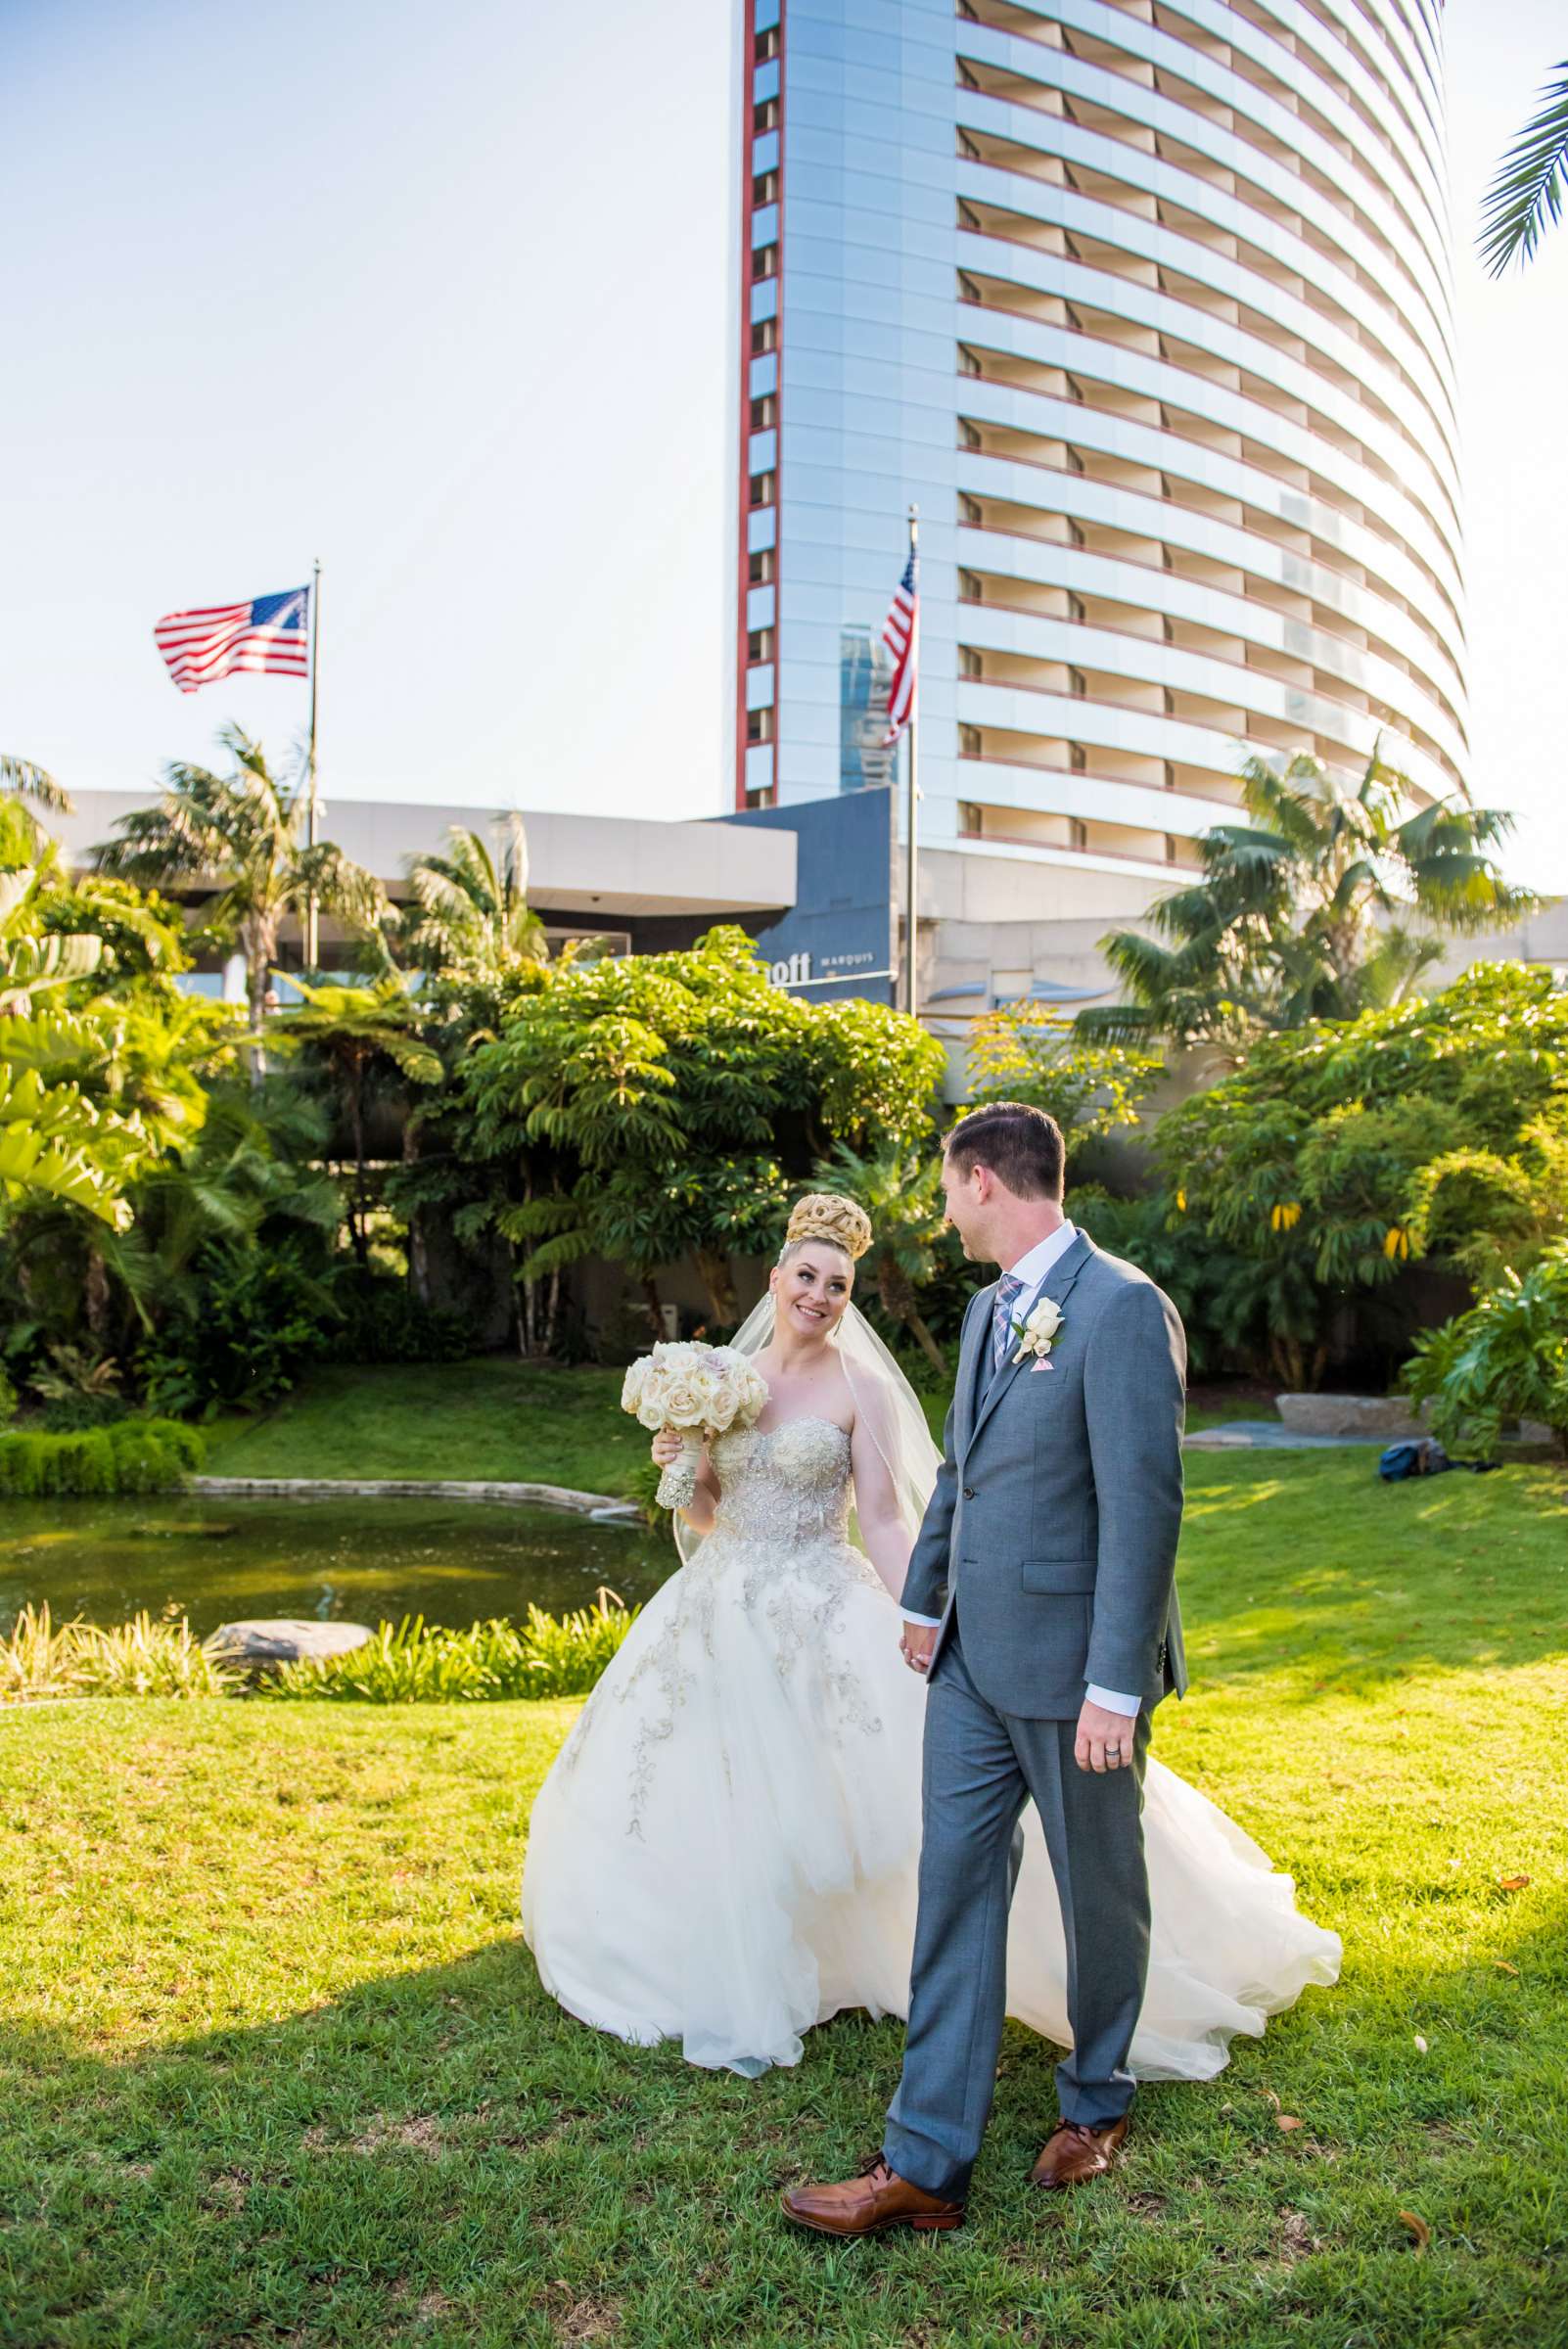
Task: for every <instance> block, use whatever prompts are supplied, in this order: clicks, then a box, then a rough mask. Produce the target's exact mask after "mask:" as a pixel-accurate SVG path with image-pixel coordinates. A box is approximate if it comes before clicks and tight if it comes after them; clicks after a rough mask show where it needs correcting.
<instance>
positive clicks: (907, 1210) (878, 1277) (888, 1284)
mask: <svg viewBox="0 0 1568 2349" xmlns="http://www.w3.org/2000/svg"><path fill="white" fill-rule="evenodd" d="M812 1180H813V1181H815V1182H819V1183H821V1184H822V1185H823V1187H824V1188H825V1189H831V1190H839V1191H847V1192H848V1193H849V1195H850V1197H851V1198H852V1199H857V1200H858V1201H859V1203H860V1205H861V1206H862V1207H863V1208H864V1209H865V1212H866V1214H867V1215H868V1216H869V1217H870V1219H871V1232H872V1239H871V1245H870V1247H869V1248H868V1249H867V1250H866V1252H865V1256H864V1258H863V1259H862V1260H861V1261H862V1267H863V1269H864V1271H865V1272H866V1273H867V1274H868V1275H869V1277H870V1278H871V1279H872V1280H874V1281H875V1282H876V1285H877V1297H878V1300H879V1302H880V1304H881V1306H882V1310H883V1312H884V1313H886V1314H887V1316H888V1319H889V1320H890V1321H891V1322H892V1323H893V1324H894V1326H895V1327H896V1328H899V1327H901V1328H903V1329H906V1330H907V1331H908V1332H909V1335H910V1336H911V1337H912V1338H913V1340H914V1342H915V1344H916V1345H917V1346H918V1347H919V1349H920V1351H921V1353H922V1354H923V1355H924V1356H925V1358H926V1359H927V1360H928V1361H929V1362H930V1363H931V1365H932V1367H933V1368H934V1369H935V1370H936V1371H937V1372H938V1374H939V1376H943V1377H945V1375H946V1370H947V1358H946V1356H945V1354H944V1353H943V1351H942V1348H941V1347H940V1346H939V1345H938V1343H937V1341H936V1339H935V1338H934V1337H933V1336H932V1334H931V1331H930V1329H929V1327H928V1326H927V1324H926V1320H925V1317H924V1315H923V1314H922V1313H921V1311H920V1304H919V1291H920V1290H921V1289H923V1288H924V1287H925V1285H926V1283H927V1282H928V1281H929V1280H931V1279H932V1278H933V1277H934V1276H935V1273H936V1270H937V1255H936V1251H937V1243H938V1242H939V1240H940V1239H941V1237H942V1233H943V1228H944V1225H945V1222H946V1206H945V1201H944V1199H943V1195H942V1161H941V1159H940V1158H936V1157H933V1156H932V1155H931V1154H930V1153H929V1152H927V1153H925V1154H924V1155H922V1153H921V1152H919V1151H913V1152H906V1151H901V1150H882V1151H880V1152H878V1153H876V1154H875V1155H874V1156H866V1155H862V1154H861V1153H860V1152H859V1151H857V1150H853V1149H852V1148H851V1147H850V1144H849V1143H848V1142H840V1143H839V1145H838V1147H837V1149H836V1150H835V1151H834V1153H833V1155H832V1157H831V1158H828V1159H824V1160H823V1162H822V1163H821V1165H820V1166H818V1167H817V1169H816V1171H815V1173H814V1174H813V1176H812Z"/></svg>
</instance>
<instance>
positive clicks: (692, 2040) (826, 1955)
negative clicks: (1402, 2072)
mask: <svg viewBox="0 0 1568 2349" xmlns="http://www.w3.org/2000/svg"><path fill="white" fill-rule="evenodd" d="M712 1457H713V1464H714V1468H715V1474H716V1477H717V1480H718V1482H719V1485H720V1488H721V1496H722V1497H721V1499H720V1502H719V1506H718V1511H717V1515H716V1520H715V1528H714V1531H713V1533H712V1534H711V1535H710V1536H709V1538H708V1540H707V1541H706V1542H705V1543H703V1545H702V1547H701V1549H700V1550H699V1551H698V1553H697V1555H696V1557H695V1559H694V1561H693V1562H692V1564H691V1565H689V1566H686V1567H684V1568H682V1569H681V1571H680V1572H678V1573H677V1574H674V1575H672V1576H671V1577H670V1579H669V1582H668V1583H666V1585H665V1586H664V1588H663V1589H662V1590H660V1591H659V1593H658V1595H657V1596H656V1597H655V1598H654V1599H653V1600H652V1601H651V1602H650V1603H649V1605H648V1606H647V1607H646V1608H645V1609H644V1610H643V1613H642V1614H641V1616H640V1617H639V1618H638V1621H637V1623H636V1624H635V1626H634V1627H633V1629H632V1632H631V1634H630V1635H629V1637H628V1638H627V1640H626V1642H625V1644H624V1646H623V1648H622V1649H621V1652H620V1654H619V1655H618V1656H617V1657H616V1659H615V1661H614V1662H613V1663H612V1664H611V1666H610V1668H609V1670H608V1671H607V1672H606V1673H605V1675H604V1677H603V1679H602V1680H601V1681H600V1682H599V1684H598V1686H597V1688H595V1690H594V1692H593V1694H592V1696H591V1697H590V1698H589V1699H588V1702H587V1704H586V1705H585V1706H584V1708H583V1710H582V1713H581V1715H580V1716H579V1717H578V1720H577V1721H576V1725H575V1726H574V1727H573V1730H572V1733H571V1735H570V1736H569V1737H568V1739H567V1742H566V1744H565V1745H564V1746H563V1748H562V1750H561V1753H560V1755H559V1756H558V1757H557V1760H556V1762H555V1766H554V1768H553V1769H552V1770H551V1772H550V1774H549V1776H548V1778H547V1779H546V1780H545V1783H544V1785H543V1787H542V1788H541V1790H540V1793H539V1797H538V1800H537V1802H536V1803H535V1805H534V1807H533V1818H532V1823H531V1827H530V1839H529V1851H528V1861H527V1865H526V1869H525V1873H524V1882H523V1925H524V1931H525V1933H526V1935H527V1937H528V1941H529V1944H530V1948H531V1949H532V1951H533V1954H534V1957H535V1958H536V1960H537V1963H538V1968H539V1976H540V1979H541V1980H542V1982H543V1983H544V1986H545V1988H546V1989H547V1990H548V1991H550V1992H551V1993H552V1995H553V1996H554V1997H555V1998H557V1999H558V2000H559V2001H560V2002H561V2004H562V2005H563V2006H565V2007H567V2008H568V2009H569V2010H570V2011H571V2012H572V2013H573V2014H576V2015H578V2016H580V2018H581V2019H582V2020H583V2021H584V2022H586V2023H592V2024H594V2025H595V2026H596V2027H597V2028H598V2029H600V2030H602V2031H609V2032H613V2033H615V2035H616V2036H617V2037H618V2038H621V2039H624V2040H630V2041H635V2042H638V2043H649V2042H652V2041H655V2040H661V2039H678V2040H679V2041H680V2043H681V2046H682V2048H683V2050H684V2051H685V2053H686V2055H687V2057H688V2058H689V2059H690V2061H691V2062H693V2063H697V2064H705V2065H709V2066H712V2067H715V2068H716V2067H720V2066H728V2067H729V2068H730V2069H732V2070H734V2071H737V2072H742V2073H747V2074H752V2073H756V2072H760V2071H762V2070H765V2069H766V2068H767V2066H768V2065H769V2064H775V2063H785V2064H789V2063H795V2062H797V2061H798V2060H799V2058H800V2055H801V2051H802V2050H801V2035H802V2033H803V2032H805V2031H807V2030H809V2028H810V2027H811V2025H812V2024H813V2023H819V2022H823V2021H825V2020H826V2019H827V2017H828V2016H829V2015H831V2014H835V2013H837V2012H838V2010H839V2009H840V2008H841V2007H847V2006H863V2007H866V2008H868V2009H869V2010H870V2012H871V2013H873V2014H884V2013H888V2014H897V2015H904V2014H906V2013H907V2011H908V1997H909V1959H910V1951H911V1949H912V1946H913V1940H914V1915H915V1880H916V1866H917V1863H918V1857H919V1848H920V1743H921V1728H922V1719H923V1714H924V1709H925V1693H926V1692H925V1683H924V1682H923V1681H921V1680H919V1679H918V1678H917V1677H916V1676H915V1675H914V1674H913V1673H911V1672H910V1671H909V1670H908V1668H907V1666H906V1665H905V1664H904V1662H903V1660H902V1658H901V1656H900V1655H899V1611H898V1608H897V1605H896V1604H895V1602H894V1600H893V1599H892V1598H891V1597H890V1596H889V1594H888V1592H887V1590H886V1589H885V1588H884V1586H883V1584H882V1583H881V1581H880V1580H879V1579H878V1577H877V1575H876V1573H875V1571H874V1570H873V1568H872V1567H871V1565H870V1564H869V1562H868V1561H867V1560H866V1559H865V1558H864V1557H863V1556H862V1555H861V1554H860V1552H859V1551H858V1550H857V1549H855V1548H853V1546H852V1545H851V1543H850V1541H849V1512H850V1505H851V1497H852V1496H851V1480H850V1443H849V1438H848V1436H847V1435H846V1434H845V1433H844V1431H843V1429H842V1428H839V1427H837V1426H835V1425H834V1424H832V1422H830V1421H828V1420H825V1419H795V1420H791V1421H789V1422H788V1423H786V1424H785V1425H784V1426H782V1427H778V1428H773V1429H771V1430H769V1431H767V1432H766V1433H762V1432H761V1431H758V1430H748V1431H745V1432H735V1433H731V1434H729V1435H726V1436H721V1437H720V1438H719V1439H718V1440H717V1442H716V1443H715V1446H714V1448H713V1453H712ZM1024 1826H1025V1855H1024V1865H1023V1868H1022V1871H1021V1873H1020V1875H1019V1880H1018V1889H1017V1894H1016V1896H1015V1899H1014V1902H1013V1909H1012V1920H1011V1925H1010V1931H1009V1941H1008V1986H1007V2009H1008V2012H1009V2013H1010V2014H1012V2015H1015V2016H1017V2018H1018V2019H1019V2020H1020V2021H1021V2022H1024V2023H1027V2024H1029V2025H1030V2026H1031V2028H1032V2029H1034V2030H1036V2031H1038V2032H1040V2033H1041V2034H1042V2035H1043V2036H1044V2037H1045V2038H1046V2039H1048V2040H1051V2041H1053V2042H1054V2043H1056V2045H1058V2046H1065V2045H1067V2044H1068V2042H1069V2038H1070V2034H1069V2032H1068V2026H1067V1999H1066V1962H1065V1950H1064V1944H1063V1938H1062V1928H1061V1913H1060V1911H1059V1908H1058V1906H1057V1900H1056V1889H1055V1885H1054V1882H1053V1880H1052V1876H1051V1869H1050V1863H1049V1860H1048V1858H1047V1856H1046V1852H1045V1845H1044V1841H1043V1838H1042V1836H1041V1834H1040V1830H1039V1822H1038V1818H1037V1816H1036V1814H1035V1811H1034V1808H1033V1806H1030V1807H1029V1808H1027V1809H1026V1812H1025V1816H1024ZM1143 1827H1144V1838H1145V1845H1146V1849H1147V1854H1148V1867H1149V1885H1150V1892H1151V1896H1152V1902H1153V1930H1152V1937H1151V1952H1150V1962H1149V1980H1148V1990H1147V1994H1146V1996H1145V1999H1144V2004H1143V2011H1142V2016H1141V2019H1140V2021H1139V2024H1138V2029H1137V2035H1136V2037H1135V2038H1134V2040H1133V2042H1132V2053H1131V2062H1132V2068H1133V2070H1134V2071H1135V2072H1136V2073H1137V2074H1138V2076H1139V2077H1140V2078H1142V2079H1146V2080H1173V2079H1176V2080H1205V2079H1209V2078H1210V2077H1212V2075H1213V2074H1214V2073H1216V2072H1218V2071H1219V2070H1221V2068H1222V2066H1223V2064H1224V2062H1225V2060H1226V2053H1227V2049H1228V2044H1229V2041H1230V2040H1231V2038H1232V2037H1233V2036H1234V2035H1235V2034H1236V2033H1238V2032H1239V2033H1243V2034H1246V2035H1248V2036H1251V2037H1256V2036H1257V2035H1258V2034H1260V2033H1261V2032H1262V2030H1263V2028H1264V2022H1265V2018H1266V2017H1267V2016H1268V2015H1269V2014H1274V2013H1277V2012H1278V2011H1279V2010H1280V2009H1281V2008H1283V2007H1286V2006H1289V2005H1291V2004H1293V2003H1294V2001H1295V2000H1296V1999H1297V1998H1298V1997H1299V1995H1300V1993H1301V1991H1302V1989H1303V1988H1304V1986H1305V1985H1306V1984H1307V1983H1309V1982H1318V1983H1331V1982H1333V1981H1334V1980H1335V1979H1336V1978H1337V1975H1338V1972H1339V1960H1340V1944H1339V1939H1338V1936H1337V1935H1336V1934H1333V1933H1329V1932H1325V1931H1324V1930H1323V1929H1322V1928H1321V1927H1319V1926H1317V1925H1314V1924H1313V1923H1311V1922H1310V1921H1309V1919H1307V1918H1306V1917H1304V1916H1302V1915H1301V1914H1300V1913H1299V1912H1298V1911H1297V1909H1296V1907H1295V1901H1294V1893H1293V1887H1292V1884H1291V1880H1290V1878H1289V1877H1288V1876H1284V1875H1278V1874H1276V1873H1274V1871H1273V1869H1272V1867H1271V1865H1270V1863H1269V1860H1268V1855H1267V1854H1266V1853H1265V1852H1262V1851H1260V1850H1259V1848H1258V1846H1257V1845H1256V1844H1255V1843H1254V1842H1253V1841H1252V1840H1251V1838H1250V1837H1249V1836H1247V1835H1245V1834H1243V1832H1242V1831H1241V1829H1240V1828H1239V1827H1237V1826H1236V1825H1234V1824H1233V1822H1232V1821H1231V1820H1230V1819H1226V1818H1225V1816H1224V1814H1223V1813H1222V1811H1218V1810H1217V1809H1216V1808H1215V1806H1214V1805H1213V1804H1212V1803H1211V1802H1209V1801H1207V1800H1206V1799H1205V1797H1204V1796H1203V1795H1201V1794H1199V1793H1198V1792H1197V1791H1196V1790H1195V1789H1194V1788H1193V1787H1191V1786H1188V1785H1185V1784H1184V1783H1183V1782H1182V1780H1181V1779H1180V1778H1178V1777H1177V1776H1176V1773H1174V1772H1173V1771H1169V1770H1167V1769H1165V1768H1164V1767H1163V1766H1162V1765H1161V1764H1160V1763H1159V1762H1157V1761H1153V1760H1151V1761H1150V1763H1149V1766H1148V1776H1147V1781H1146V1786H1145V1799H1144V1812H1143Z"/></svg>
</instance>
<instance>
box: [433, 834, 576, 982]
mask: <svg viewBox="0 0 1568 2349" xmlns="http://www.w3.org/2000/svg"><path fill="white" fill-rule="evenodd" d="M497 829H498V831H499V834H500V837H499V839H498V840H497V842H496V844H495V846H494V848H491V847H490V845H489V844H488V843H487V842H486V841H485V840H484V839H483V838H482V836H481V835H480V834H479V833H478V832H471V831H468V830H465V829H464V828H463V827H461V826H458V825H454V826H453V827H452V829H451V831H450V832H449V833H448V834H447V839H448V841H449V843H450V846H449V848H448V849H447V851H446V852H445V854H444V855H429V856H416V857H415V858H414V859H413V860H412V862H411V863H410V865H409V867H408V879H409V884H410V886H411V888H412V890H413V893H414V903H413V905H412V906H411V907H410V909H409V912H408V914H407V916H406V919H405V927H404V935H405V937H406V940H407V943H408V945H409V948H410V950H411V953H412V956H413V959H414V961H415V962H416V963H417V964H418V966H419V967H420V968H421V969H423V970H444V969H447V968H449V967H450V966H451V965H452V964H453V963H467V964H469V965H470V966H475V965H478V966H479V967H480V968H482V969H484V970H486V971H490V972H495V971H500V970H505V969H507V968H510V967H515V966H516V965H517V964H519V963H524V962H542V961H543V960H544V958H545V955H546V952H547V948H546V946H545V942H544V924H543V923H542V922H541V921H540V919H539V917H538V915H537V914H536V913H533V912H530V908H529V896H528V891H529V845H528V835H527V833H526V831H525V830H524V826H523V818H522V817H521V816H520V815H515V814H514V815H509V816H508V817H507V818H506V819H505V822H504V824H501V825H498V827H497Z"/></svg>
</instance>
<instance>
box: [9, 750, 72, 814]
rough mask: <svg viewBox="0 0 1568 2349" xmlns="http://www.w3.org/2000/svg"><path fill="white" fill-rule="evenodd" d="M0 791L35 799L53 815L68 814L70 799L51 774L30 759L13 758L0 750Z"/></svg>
mask: <svg viewBox="0 0 1568 2349" xmlns="http://www.w3.org/2000/svg"><path fill="white" fill-rule="evenodd" d="M0 791H6V792H15V793H16V794H17V796H18V798H19V799H23V800H36V801H37V803H38V805H39V806H40V807H47V808H49V809H50V810H51V812H52V813H53V814H55V815H69V814H70V812H71V806H70V801H69V798H68V797H67V795H66V793H65V792H64V791H63V790H62V789H61V787H60V785H59V784H58V783H57V782H56V781H55V778H54V776H53V775H51V774H50V773H48V772H47V770H46V769H45V768H43V767H41V766H38V765H36V764H35V763H34V761H33V760H31V759H15V758H12V757H11V756H10V755H9V754H8V753H6V752H3V751H0Z"/></svg>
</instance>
